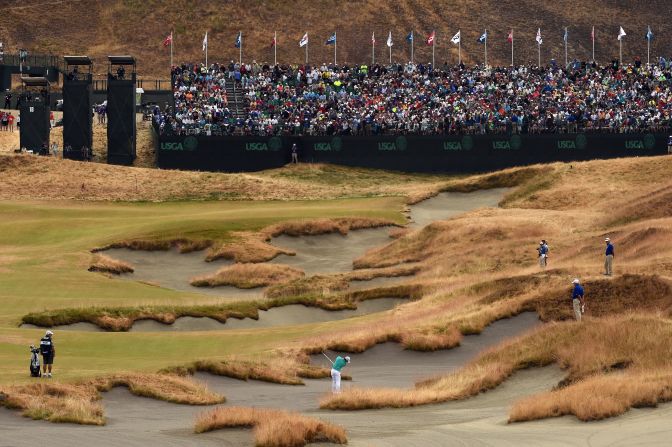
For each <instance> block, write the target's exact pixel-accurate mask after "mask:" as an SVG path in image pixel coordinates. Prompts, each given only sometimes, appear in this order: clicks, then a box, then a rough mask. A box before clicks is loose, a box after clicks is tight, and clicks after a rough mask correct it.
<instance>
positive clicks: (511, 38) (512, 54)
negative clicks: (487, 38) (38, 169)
mask: <svg viewBox="0 0 672 447" xmlns="http://www.w3.org/2000/svg"><path fill="white" fill-rule="evenodd" d="M511 66H512V67H513V30H511Z"/></svg>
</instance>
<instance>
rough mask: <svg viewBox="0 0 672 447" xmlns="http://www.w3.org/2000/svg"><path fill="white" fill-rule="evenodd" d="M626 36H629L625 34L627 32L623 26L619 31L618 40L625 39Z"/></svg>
mask: <svg viewBox="0 0 672 447" xmlns="http://www.w3.org/2000/svg"><path fill="white" fill-rule="evenodd" d="M625 36H627V34H625V30H624V29H623V27H622V26H621V27H620V29H619V30H618V40H621V39H623V38H624V37H625Z"/></svg>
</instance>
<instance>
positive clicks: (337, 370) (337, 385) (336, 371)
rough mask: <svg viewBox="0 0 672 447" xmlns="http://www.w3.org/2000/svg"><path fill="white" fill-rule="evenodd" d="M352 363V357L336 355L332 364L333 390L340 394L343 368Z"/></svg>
mask: <svg viewBox="0 0 672 447" xmlns="http://www.w3.org/2000/svg"><path fill="white" fill-rule="evenodd" d="M348 363H350V357H348V356H345V357H341V356H340V355H339V356H338V357H336V360H334V363H333V364H332V365H331V392H332V393H334V394H339V393H340V392H341V370H342V369H343V368H344V367H345V365H347V364H348Z"/></svg>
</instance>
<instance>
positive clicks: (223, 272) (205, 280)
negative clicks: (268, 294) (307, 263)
mask: <svg viewBox="0 0 672 447" xmlns="http://www.w3.org/2000/svg"><path fill="white" fill-rule="evenodd" d="M303 276H305V274H304V272H303V271H302V270H299V269H297V268H294V267H290V266H288V265H283V264H233V265H230V266H226V267H223V268H221V269H219V270H218V271H217V272H216V273H214V274H212V275H203V276H198V277H196V278H192V279H191V285H192V286H196V287H217V286H234V287H238V288H240V289H252V288H255V287H264V286H268V285H271V284H279V283H286V282H290V281H292V280H295V279H297V278H302V277H303Z"/></svg>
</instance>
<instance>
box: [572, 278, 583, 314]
mask: <svg viewBox="0 0 672 447" xmlns="http://www.w3.org/2000/svg"><path fill="white" fill-rule="evenodd" d="M572 284H574V290H573V291H572V308H573V309H574V318H575V319H576V321H581V315H582V314H583V312H584V311H585V310H586V302H585V301H584V291H583V287H582V286H581V282H580V281H579V279H578V278H576V279H574V281H572Z"/></svg>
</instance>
